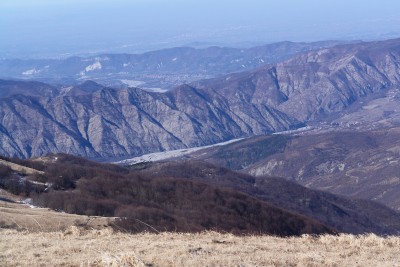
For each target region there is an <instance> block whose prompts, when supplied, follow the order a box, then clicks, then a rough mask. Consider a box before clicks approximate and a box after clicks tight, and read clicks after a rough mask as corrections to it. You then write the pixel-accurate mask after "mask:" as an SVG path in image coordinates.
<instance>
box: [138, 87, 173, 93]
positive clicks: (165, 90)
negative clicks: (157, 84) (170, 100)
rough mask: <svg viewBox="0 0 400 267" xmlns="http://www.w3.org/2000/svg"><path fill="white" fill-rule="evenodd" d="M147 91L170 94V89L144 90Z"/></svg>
mask: <svg viewBox="0 0 400 267" xmlns="http://www.w3.org/2000/svg"><path fill="white" fill-rule="evenodd" d="M142 89H143V90H145V91H148V92H154V93H165V92H168V89H162V88H142Z"/></svg>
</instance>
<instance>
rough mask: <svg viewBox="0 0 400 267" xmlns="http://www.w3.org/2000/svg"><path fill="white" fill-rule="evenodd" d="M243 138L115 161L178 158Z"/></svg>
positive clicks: (138, 161) (131, 162)
mask: <svg viewBox="0 0 400 267" xmlns="http://www.w3.org/2000/svg"><path fill="white" fill-rule="evenodd" d="M242 139H243V138H239V139H233V140H230V141H226V142H222V143H218V144H214V145H209V146H201V147H192V148H184V149H177V150H170V151H164V152H156V153H150V154H146V155H142V156H140V157H135V158H131V159H125V160H121V161H118V162H115V163H116V164H121V165H133V164H137V163H142V162H152V161H160V160H165V159H171V158H177V157H182V156H184V155H187V154H190V153H193V152H196V151H199V150H202V149H205V148H210V147H216V146H224V145H228V144H231V143H235V142H237V141H240V140H242Z"/></svg>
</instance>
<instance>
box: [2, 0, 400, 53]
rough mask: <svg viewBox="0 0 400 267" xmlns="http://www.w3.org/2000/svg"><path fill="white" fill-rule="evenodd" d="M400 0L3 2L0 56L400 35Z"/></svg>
mask: <svg viewBox="0 0 400 267" xmlns="http://www.w3.org/2000/svg"><path fill="white" fill-rule="evenodd" d="M399 10H400V1H398V0H379V1H371V0H276V1H270V0H201V1H200V0H196V1H194V0H168V1H164V0H130V1H128V0H113V1H103V0H100V1H94V0H80V1H77V0H0V56H1V57H6V56H13V57H14V56H16V55H19V56H25V57H38V56H54V55H57V54H61V53H71V54H78V53H89V52H94V53H96V52H108V51H115V52H120V51H126V52H135V51H141V50H151V49H156V48H161V47H169V46H177V45H185V44H190V43H193V42H207V43H220V44H225V45H232V46H238V45H240V44H245V43H268V42H274V41H282V40H291V41H315V40H324V39H384V38H393V37H400V16H399Z"/></svg>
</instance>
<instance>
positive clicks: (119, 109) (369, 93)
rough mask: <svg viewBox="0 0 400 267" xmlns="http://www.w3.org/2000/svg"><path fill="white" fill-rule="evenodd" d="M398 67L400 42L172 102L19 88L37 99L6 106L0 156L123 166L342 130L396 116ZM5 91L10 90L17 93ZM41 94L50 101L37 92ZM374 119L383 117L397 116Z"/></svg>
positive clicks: (93, 88) (334, 52) (191, 90)
mask: <svg viewBox="0 0 400 267" xmlns="http://www.w3.org/2000/svg"><path fill="white" fill-rule="evenodd" d="M399 59H400V40H399V39H396V40H388V41H381V42H370V43H357V44H345V45H338V46H334V47H331V48H323V49H319V50H316V51H308V52H304V53H302V54H299V55H296V56H294V57H292V58H290V59H288V60H285V61H283V62H281V63H277V64H273V65H265V66H262V67H260V68H258V69H256V70H251V71H246V72H242V73H235V74H229V75H226V76H222V77H219V78H214V79H209V80H201V81H197V82H194V83H192V84H189V85H188V84H185V85H181V86H177V87H175V88H174V89H172V90H170V91H168V92H166V93H156V92H148V91H146V90H142V89H139V88H123V89H115V88H110V87H104V86H101V85H98V84H96V83H93V82H85V83H84V84H81V85H78V86H69V87H65V86H63V87H59V88H58V91H57V93H56V95H55V96H52V94H53V93H51V92H53V89H51V88H52V86H49V85H44V84H38V83H32V82H23V81H21V82H19V88H30V89H29V91H30V93H28V94H25V95H13V96H9V97H5V98H2V99H1V100H0V106H1V109H0V132H1V135H0V143H1V151H0V152H1V153H2V154H4V155H9V156H18V157H32V156H40V155H43V154H46V153H49V152H66V153H71V154H75V155H81V156H86V157H91V158H119V157H127V156H137V155H141V154H145V153H149V152H156V151H163V150H171V149H178V148H186V147H194V146H202V145H209V144H213V143H218V142H222V141H226V140H230V139H234V138H238V137H248V136H254V135H260V134H266V133H272V132H280V131H286V130H290V129H295V128H298V127H302V126H305V125H315V124H316V125H321V124H323V123H331V124H332V123H333V125H336V124H340V123H339V122H338V121H337V120H340V119H341V118H348V116H349V114H358V116H359V117H360V116H361V117H362V115H360V112H361V114H362V112H363V111H364V110H367V111H370V110H371V108H370V107H371V105H369V106H368V103H370V102H371V101H374V100H377V99H382V98H383V99H390V101H392V102H394V104H392V108H393V109H395V107H396V104H395V103H397V99H398V98H397V97H396V92H394V93H393V90H396V88H398V86H399V85H400V84H399V81H400V69H399V62H400V61H399ZM2 83H3V84H5V86H2V88H3V90H5V91H7V90H8V91H13V90H16V89H15V88H17V87H18V86H17V85H16V84H15V83H14V84H13V85H7V84H10V83H12V82H9V81H2ZM26 83H28V85H27V84H26ZM4 88H12V89H4ZM35 88H36V89H35ZM40 88H42V89H40ZM43 88H48V89H46V90H47V91H46V90H45V91H46V92H47V93H45V94H43V95H38V94H37V93H34V92H41V90H43ZM18 90H19V91H21V92H22V91H23V89H18ZM18 90H17V91H18ZM25 91H26V90H25ZM4 95H5V96H7V94H4ZM393 96H394V97H393ZM385 97H386V98H385ZM388 101H389V100H388ZM357 112H358V113H357ZM376 112H378V113H379V112H382V116H383V118H384V117H385V116H392V115H393V114H396V113H395V112H394V111H393V110H392V112H390V111H389V112H386V110H379V111H376ZM391 114H392V115H391ZM346 116H347V117H346ZM335 120H336V121H335ZM394 122H395V121H394ZM369 125H370V124H369V123H368V124H367V126H369ZM339 127H340V126H339Z"/></svg>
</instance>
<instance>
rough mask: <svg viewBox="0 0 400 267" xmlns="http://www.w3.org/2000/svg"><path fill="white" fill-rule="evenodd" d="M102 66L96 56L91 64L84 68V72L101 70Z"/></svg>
mask: <svg viewBox="0 0 400 267" xmlns="http://www.w3.org/2000/svg"><path fill="white" fill-rule="evenodd" d="M101 68H102V66H101V63H100V61H99V59H98V58H96V62H95V63H93V64H92V65H89V66H87V67H86V68H85V71H86V72H89V71H94V70H101Z"/></svg>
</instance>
